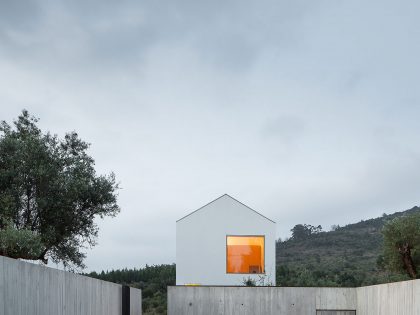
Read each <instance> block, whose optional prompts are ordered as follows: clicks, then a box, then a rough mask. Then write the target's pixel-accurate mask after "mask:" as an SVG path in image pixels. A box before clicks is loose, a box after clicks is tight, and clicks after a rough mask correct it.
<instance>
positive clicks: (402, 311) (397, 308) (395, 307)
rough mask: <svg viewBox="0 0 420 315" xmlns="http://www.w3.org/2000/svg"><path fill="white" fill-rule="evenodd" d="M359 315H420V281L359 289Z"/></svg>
mask: <svg viewBox="0 0 420 315" xmlns="http://www.w3.org/2000/svg"><path fill="white" fill-rule="evenodd" d="M356 290H357V301H358V306H357V315H419V314H420V280H412V281H403V282H395V283H388V284H380V285H373V286H369V287H361V288H357V289H356Z"/></svg>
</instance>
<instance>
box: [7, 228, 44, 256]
mask: <svg viewBox="0 0 420 315" xmlns="http://www.w3.org/2000/svg"><path fill="white" fill-rule="evenodd" d="M43 251H44V246H43V244H42V240H41V237H40V236H39V235H37V234H36V233H35V232H33V231H31V230H29V229H21V230H17V229H16V228H15V227H14V226H13V223H12V222H9V223H7V224H5V226H4V227H3V229H1V230H0V252H2V253H4V254H5V255H6V256H11V257H22V258H25V257H39V256H40V255H41V254H42V252H43Z"/></svg>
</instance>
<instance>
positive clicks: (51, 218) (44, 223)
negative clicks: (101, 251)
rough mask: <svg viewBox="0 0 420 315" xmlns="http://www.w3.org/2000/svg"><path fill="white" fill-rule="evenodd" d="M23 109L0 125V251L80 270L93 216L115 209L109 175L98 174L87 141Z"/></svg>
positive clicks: (90, 242) (92, 237) (93, 231)
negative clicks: (42, 123)
mask: <svg viewBox="0 0 420 315" xmlns="http://www.w3.org/2000/svg"><path fill="white" fill-rule="evenodd" d="M37 122H38V119H36V118H35V117H33V116H31V115H29V113H28V112H27V111H26V110H24V111H23V112H22V114H21V115H20V116H19V117H18V118H17V120H15V121H14V123H13V125H12V126H10V125H9V124H8V123H6V122H5V121H3V122H1V124H0V255H3V256H8V257H12V258H22V259H27V260H40V261H43V262H44V263H47V262H48V259H51V260H52V261H54V262H57V263H63V264H64V266H65V267H66V268H68V269H76V268H83V267H84V265H83V260H84V258H85V254H84V253H83V249H84V248H85V247H86V246H94V245H95V243H96V238H97V234H98V227H97V225H96V223H95V219H96V218H97V217H99V218H103V217H105V216H115V215H116V214H117V213H118V212H119V207H118V205H117V193H116V192H117V190H118V184H117V183H116V180H115V176H114V174H113V173H111V174H109V175H97V174H96V172H95V169H94V164H95V163H94V160H93V158H92V157H91V156H89V154H88V152H87V150H88V148H89V144H88V143H86V142H84V141H82V140H81V139H80V138H79V136H78V135H77V133H76V132H70V133H67V134H66V135H65V137H64V138H63V139H60V138H58V136H56V135H52V134H50V133H49V132H47V133H43V132H42V131H41V130H40V128H39V127H38V126H37Z"/></svg>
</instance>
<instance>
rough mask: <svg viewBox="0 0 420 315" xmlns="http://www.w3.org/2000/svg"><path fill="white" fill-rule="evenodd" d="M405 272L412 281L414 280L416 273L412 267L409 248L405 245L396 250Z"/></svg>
mask: <svg viewBox="0 0 420 315" xmlns="http://www.w3.org/2000/svg"><path fill="white" fill-rule="evenodd" d="M398 250H399V252H400V255H401V259H402V262H403V264H404V268H405V270H407V273H408V275H409V276H410V278H412V279H416V276H417V272H416V267H415V266H414V262H413V258H412V257H411V247H410V245H409V244H407V243H405V244H403V245H402V246H400V247H399V248H398Z"/></svg>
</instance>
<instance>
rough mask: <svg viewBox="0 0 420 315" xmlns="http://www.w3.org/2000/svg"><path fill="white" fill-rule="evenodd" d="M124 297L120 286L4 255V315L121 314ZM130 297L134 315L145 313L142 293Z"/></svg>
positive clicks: (0, 287) (0, 262) (0, 313)
mask: <svg viewBox="0 0 420 315" xmlns="http://www.w3.org/2000/svg"><path fill="white" fill-rule="evenodd" d="M121 294H122V289H121V286H120V285H118V284H114V283H110V282H105V281H101V280H96V279H92V278H89V277H84V276H80V275H76V274H73V273H70V272H65V271H61V270H56V269H52V268H48V267H44V266H39V265H35V264H31V263H26V262H22V261H18V260H15V259H10V258H6V257H3V256H0V315H28V314H30V315H87V314H89V315H120V314H121V312H122V311H121V310H122V306H121ZM130 297H131V299H130V301H131V312H130V315H139V314H141V291H140V290H138V289H134V288H131V290H130Z"/></svg>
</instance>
